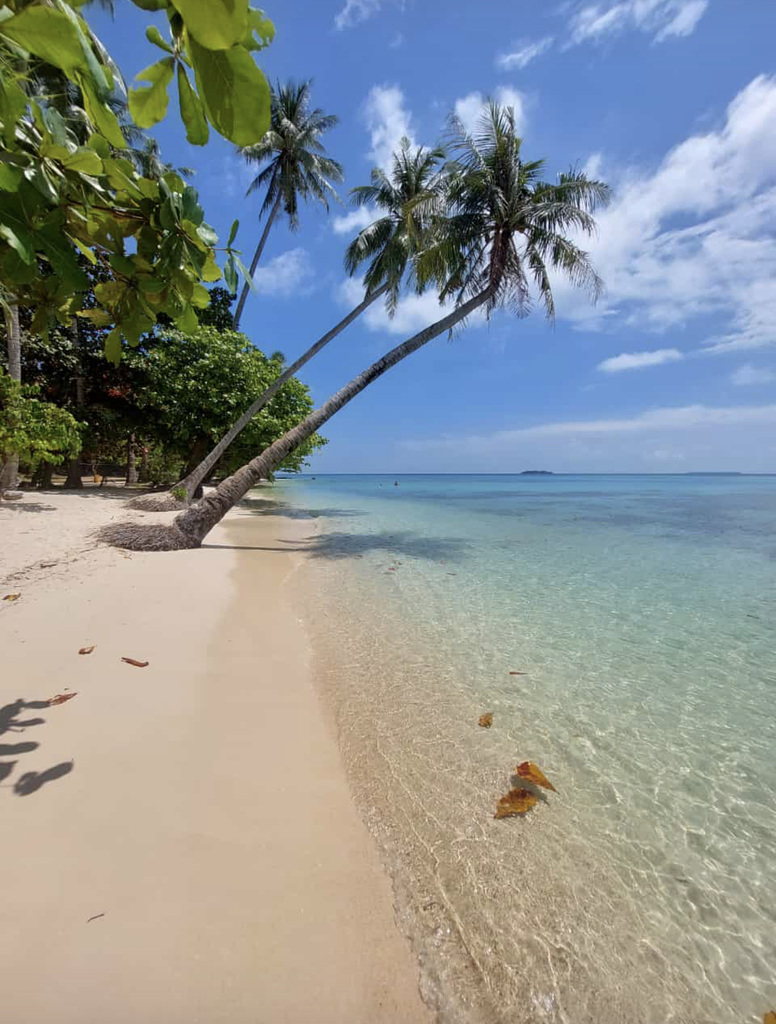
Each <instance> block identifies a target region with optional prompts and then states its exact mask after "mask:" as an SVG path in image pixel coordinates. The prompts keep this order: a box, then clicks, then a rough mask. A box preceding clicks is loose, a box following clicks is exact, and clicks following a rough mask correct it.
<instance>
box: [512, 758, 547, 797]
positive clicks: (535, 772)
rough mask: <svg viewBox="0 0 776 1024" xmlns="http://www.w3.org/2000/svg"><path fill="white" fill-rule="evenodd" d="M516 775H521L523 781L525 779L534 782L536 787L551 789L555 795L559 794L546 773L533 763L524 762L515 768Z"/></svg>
mask: <svg viewBox="0 0 776 1024" xmlns="http://www.w3.org/2000/svg"><path fill="white" fill-rule="evenodd" d="M515 775H519V776H520V778H521V779H525V780H526V781H527V782H533V784H534V785H535V786H541V787H542V789H551V790H552V791H553V793H557V792H558V791H557V789H556V788H555V787H554V786H553V784H552V783H551V782H550V780H549V779H548V778H547V776H546V775H545V774H544V772H543V771H542V770H541V768H539V767H538V766H537V765H535V764H534V763H533V761H523V763H522V764H519V765H518V766H517V768H515Z"/></svg>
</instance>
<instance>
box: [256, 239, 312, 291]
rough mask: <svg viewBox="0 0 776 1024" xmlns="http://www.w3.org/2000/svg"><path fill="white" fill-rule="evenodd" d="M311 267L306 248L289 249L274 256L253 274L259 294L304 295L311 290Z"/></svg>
mask: <svg viewBox="0 0 776 1024" xmlns="http://www.w3.org/2000/svg"><path fill="white" fill-rule="evenodd" d="M312 277H313V267H312V262H311V260H310V254H309V253H308V252H307V250H306V249H289V250H288V251H287V252H283V253H281V254H280V255H279V256H275V258H274V259H271V260H270V261H269V262H268V263H266V264H265V265H264V266H263V267H262V266H259V267H258V269H257V270H256V273H255V274H254V275H253V283H254V285H255V286H256V291H257V292H259V294H260V295H274V296H277V297H279V298H287V297H289V296H291V295H300V294H301V295H305V294H307V293H308V292H310V291H311V290H312Z"/></svg>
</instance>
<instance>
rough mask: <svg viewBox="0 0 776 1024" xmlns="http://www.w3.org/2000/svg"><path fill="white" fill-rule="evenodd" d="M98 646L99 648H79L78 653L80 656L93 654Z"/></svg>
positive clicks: (93, 646) (92, 646) (94, 645)
mask: <svg viewBox="0 0 776 1024" xmlns="http://www.w3.org/2000/svg"><path fill="white" fill-rule="evenodd" d="M96 646H97V644H91V645H90V646H89V647H79V648H78V653H79V654H91V653H92V651H93V650H94V648H95V647H96Z"/></svg>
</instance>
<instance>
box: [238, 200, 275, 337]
mask: <svg viewBox="0 0 776 1024" xmlns="http://www.w3.org/2000/svg"><path fill="white" fill-rule="evenodd" d="M279 209H280V196H278V197H277V199H276V200H275V205H274V206H273V207H272V209H271V210H270V211H269V216H268V217H267V223H266V224H265V225H264V230H263V231H262V233H261V238H260V239H259V244H258V245H257V246H256V252H255V253H254V254H253V259H252V260H251V281H252V280H253V275H254V274H255V272H256V267H258V265H259V260H260V259H261V254H262V253H263V252H264V246H265V245H266V244H267V238H268V236H269V229H270V228H271V227H272V222H273V220H274V219H275V216H276V214H277V212H278V210H279ZM250 290H251V286H250V284H249V283H248V281H246V282H245V283H244V284H243V286H242V291H241V292H240V299H239V301H238V303H237V309H236V310H235V311H234V329H235V330H236V331H239V329H240V320H241V319H242V314H243V309H244V308H245V300H246V299H247V298H248V292H249V291H250Z"/></svg>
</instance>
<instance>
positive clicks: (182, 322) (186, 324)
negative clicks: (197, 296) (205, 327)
mask: <svg viewBox="0 0 776 1024" xmlns="http://www.w3.org/2000/svg"><path fill="white" fill-rule="evenodd" d="M175 324H176V326H177V327H178V330H181V331H183V333H184V334H191V332H192V331H196V329H197V328H198V327H199V320H197V314H196V313H195V312H194V308H193V306H189V305H186V306H184V308H183V314H182V315H181V316H179V317H176V319H175Z"/></svg>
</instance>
